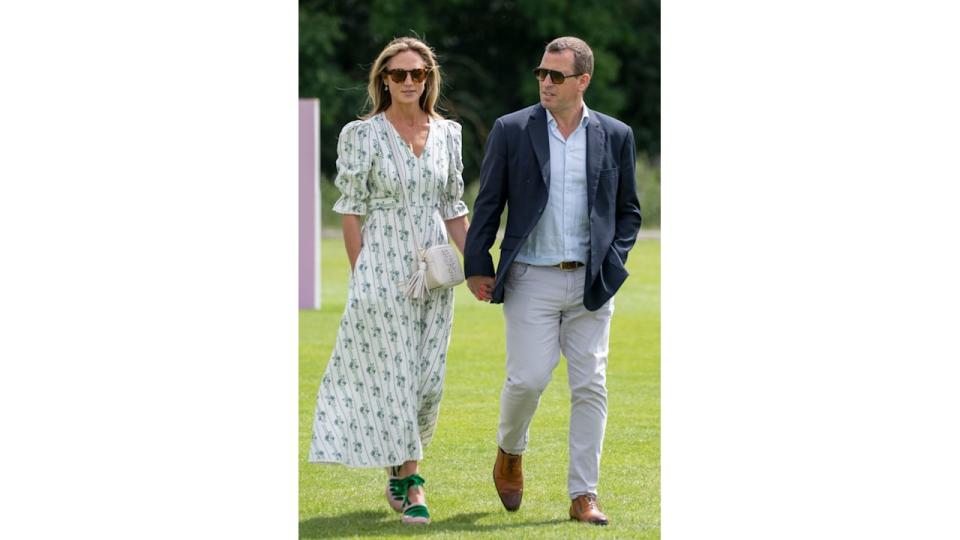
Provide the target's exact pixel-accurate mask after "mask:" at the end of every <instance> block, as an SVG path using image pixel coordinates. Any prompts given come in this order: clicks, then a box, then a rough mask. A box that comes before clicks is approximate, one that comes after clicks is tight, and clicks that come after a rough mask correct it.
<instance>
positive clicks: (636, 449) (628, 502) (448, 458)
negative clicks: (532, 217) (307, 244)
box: [299, 239, 660, 539]
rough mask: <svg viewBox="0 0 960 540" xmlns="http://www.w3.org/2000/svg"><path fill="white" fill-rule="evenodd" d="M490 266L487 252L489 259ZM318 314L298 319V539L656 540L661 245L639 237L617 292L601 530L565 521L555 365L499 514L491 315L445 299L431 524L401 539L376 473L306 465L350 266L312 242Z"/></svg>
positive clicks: (563, 445) (499, 355) (496, 323)
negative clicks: (448, 308)
mask: <svg viewBox="0 0 960 540" xmlns="http://www.w3.org/2000/svg"><path fill="white" fill-rule="evenodd" d="M492 253H493V254H494V255H495V256H496V255H497V253H498V250H497V249H494V250H492ZM323 254H324V257H323V259H322V277H323V290H322V294H323V307H322V309H320V310H318V311H301V312H300V369H299V373H300V387H299V389H300V401H299V405H300V422H299V426H300V436H299V456H300V461H299V463H300V497H299V503H300V504H299V512H300V537H301V538H330V537H364V538H368V537H369V538H396V537H407V536H411V535H418V536H419V535H429V536H431V537H439V538H549V539H554V538H584V537H588V536H589V537H605V538H659V537H660V243H659V242H658V241H652V240H641V241H639V242H637V245H636V247H635V248H634V249H633V251H632V252H631V254H630V257H629V258H628V260H627V268H628V270H629V271H630V278H629V279H627V281H626V283H625V284H624V286H623V288H622V289H621V290H620V292H619V293H617V296H616V299H615V302H616V313H615V314H614V316H613V321H612V324H611V330H610V359H609V363H608V367H607V389H608V395H609V397H608V399H609V403H608V410H609V418H608V421H607V429H606V437H605V440H604V449H603V461H602V464H601V476H600V489H599V491H600V503H601V505H602V506H603V508H604V510H605V511H606V512H607V514H608V516H609V517H610V520H611V524H610V525H609V526H608V527H594V526H592V525H586V524H579V523H572V522H570V521H569V519H568V516H567V510H568V508H569V504H570V503H569V500H568V498H567V483H566V475H567V471H566V467H567V430H568V423H569V415H570V392H569V389H568V387H567V374H566V367H565V365H566V362H565V361H561V362H560V364H559V365H558V367H557V369H556V370H555V371H554V377H553V381H552V382H551V383H550V385H549V386H548V387H547V390H546V391H545V392H544V394H543V396H542V398H541V401H540V407H539V408H538V410H537V414H536V416H534V419H533V423H532V424H531V432H530V447H529V449H528V451H527V454H526V456H525V458H524V476H525V479H526V487H525V490H524V496H523V506H522V507H521V509H520V510H519V511H518V512H515V513H508V512H506V511H504V510H503V507H502V506H501V505H500V501H499V499H498V498H497V495H496V492H495V491H494V488H493V482H492V480H491V470H492V468H493V459H494V457H495V455H496V440H495V437H496V426H497V415H498V399H499V393H500V388H501V385H502V384H503V377H504V365H503V351H504V329H503V315H502V308H501V306H499V305H490V304H486V303H482V302H478V301H476V300H475V299H473V297H472V296H470V294H469V291H467V289H466V287H465V286H460V287H458V288H457V290H456V307H455V315H454V323H453V333H452V337H451V342H450V348H449V350H448V355H447V358H448V360H447V375H446V381H445V385H444V395H443V401H442V403H441V407H440V419H439V423H438V426H437V431H436V435H435V436H434V439H433V442H431V444H430V446H428V447H427V448H426V450H425V459H424V460H423V462H421V474H422V476H423V477H424V478H426V480H427V483H426V485H425V491H426V494H427V503H428V505H429V506H430V513H431V515H432V517H433V523H432V524H431V525H429V526H426V527H423V528H420V529H415V530H414V529H411V528H410V527H409V526H404V525H402V524H401V523H400V518H399V516H398V514H395V513H393V512H392V511H391V510H390V509H389V508H388V507H387V503H386V501H385V499H384V496H383V490H384V486H385V484H386V475H385V473H384V471H382V470H378V469H347V468H344V467H342V466H334V465H319V464H312V463H307V462H306V456H307V450H308V448H309V444H310V436H311V429H312V418H313V410H314V400H315V399H316V395H317V389H318V388H319V384H320V378H321V377H322V374H323V370H324V368H325V367H326V364H327V360H328V358H329V355H330V351H331V350H332V349H333V344H334V341H335V339H336V330H337V327H338V325H339V321H340V316H341V314H342V312H343V306H344V302H345V300H346V294H347V280H346V276H347V274H348V265H347V262H346V256H345V255H344V251H343V244H342V242H341V241H339V240H338V239H326V240H324V242H323Z"/></svg>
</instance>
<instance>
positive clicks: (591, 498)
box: [584, 493, 600, 512]
mask: <svg viewBox="0 0 960 540" xmlns="http://www.w3.org/2000/svg"><path fill="white" fill-rule="evenodd" d="M584 497H585V498H586V504H587V509H588V510H596V511H598V512H599V511H600V505H599V504H598V503H597V496H596V495H594V494H593V493H587V494H586V495H585V496H584Z"/></svg>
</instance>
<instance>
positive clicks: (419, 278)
mask: <svg viewBox="0 0 960 540" xmlns="http://www.w3.org/2000/svg"><path fill="white" fill-rule="evenodd" d="M403 292H404V294H406V295H407V296H408V297H410V298H424V297H425V296H427V293H428V292H429V291H428V290H427V263H426V262H424V261H423V259H420V263H419V265H418V269H417V271H416V272H414V273H413V275H412V276H410V279H409V280H408V281H407V287H406V289H405V290H404V291H403Z"/></svg>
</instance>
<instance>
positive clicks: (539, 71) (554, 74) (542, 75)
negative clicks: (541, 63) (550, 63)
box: [533, 68, 583, 84]
mask: <svg viewBox="0 0 960 540" xmlns="http://www.w3.org/2000/svg"><path fill="white" fill-rule="evenodd" d="M533 75H534V76H535V77H536V78H538V79H540V80H541V81H542V80H544V79H546V78H547V75H549V76H550V81H551V82H552V83H553V84H563V81H565V80H567V79H568V78H570V77H579V76H581V75H583V73H574V74H572V75H564V74H563V73H560V72H559V71H554V70H552V69H544V68H536V69H534V70H533Z"/></svg>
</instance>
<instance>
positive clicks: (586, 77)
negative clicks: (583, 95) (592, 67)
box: [577, 73, 591, 92]
mask: <svg viewBox="0 0 960 540" xmlns="http://www.w3.org/2000/svg"><path fill="white" fill-rule="evenodd" d="M590 78H591V77H590V74H589V73H584V74H583V75H582V76H581V77H580V80H579V81H577V83H578V84H579V85H580V91H581V92H586V91H587V87H588V86H590Z"/></svg>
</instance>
